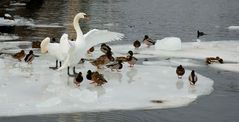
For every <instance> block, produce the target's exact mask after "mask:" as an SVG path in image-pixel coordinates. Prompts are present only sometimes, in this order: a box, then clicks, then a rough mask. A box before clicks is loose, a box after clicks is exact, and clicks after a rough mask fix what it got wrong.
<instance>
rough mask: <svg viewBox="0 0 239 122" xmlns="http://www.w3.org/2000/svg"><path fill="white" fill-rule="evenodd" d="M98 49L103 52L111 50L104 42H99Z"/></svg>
mask: <svg viewBox="0 0 239 122" xmlns="http://www.w3.org/2000/svg"><path fill="white" fill-rule="evenodd" d="M100 50H101V51H102V52H103V53H105V54H106V53H108V52H111V48H110V46H109V45H107V44H105V43H103V44H101V46H100Z"/></svg>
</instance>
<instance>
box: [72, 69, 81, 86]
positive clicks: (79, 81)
mask: <svg viewBox="0 0 239 122" xmlns="http://www.w3.org/2000/svg"><path fill="white" fill-rule="evenodd" d="M82 81H83V76H82V73H81V72H79V73H78V75H77V76H76V77H75V80H74V83H75V84H76V86H77V87H79V86H80V83H81V82H82Z"/></svg>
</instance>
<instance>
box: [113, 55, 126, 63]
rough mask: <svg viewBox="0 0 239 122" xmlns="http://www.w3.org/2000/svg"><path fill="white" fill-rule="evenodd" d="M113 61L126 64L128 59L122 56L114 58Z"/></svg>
mask: <svg viewBox="0 0 239 122" xmlns="http://www.w3.org/2000/svg"><path fill="white" fill-rule="evenodd" d="M115 60H116V61H122V62H127V61H128V58H127V57H124V56H121V57H116V58H115Z"/></svg>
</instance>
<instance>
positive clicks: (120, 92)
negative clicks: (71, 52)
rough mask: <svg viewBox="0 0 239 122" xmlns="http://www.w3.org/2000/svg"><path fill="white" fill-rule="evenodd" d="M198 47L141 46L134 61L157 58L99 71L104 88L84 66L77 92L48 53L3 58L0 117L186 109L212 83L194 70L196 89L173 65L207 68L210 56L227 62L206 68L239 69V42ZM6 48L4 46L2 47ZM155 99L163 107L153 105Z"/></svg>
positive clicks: (118, 50)
mask: <svg viewBox="0 0 239 122" xmlns="http://www.w3.org/2000/svg"><path fill="white" fill-rule="evenodd" d="M194 43H195V42H186V43H184V42H183V43H181V44H182V49H181V50H177V51H172V50H170V51H166V50H157V49H155V47H151V48H144V47H143V48H140V49H138V50H137V51H138V54H135V57H137V58H139V59H141V58H152V57H153V58H155V59H156V60H155V61H151V60H149V61H145V62H143V63H139V64H137V65H135V67H134V68H130V67H128V64H127V63H124V67H123V69H122V70H121V72H116V71H115V72H112V71H110V70H109V69H101V70H99V72H100V73H102V74H104V76H105V78H106V79H107V80H108V83H106V84H104V85H103V86H95V85H94V84H90V82H91V81H88V80H87V79H86V78H85V75H86V72H87V70H89V69H91V70H95V67H93V66H92V65H91V64H90V63H89V62H86V63H85V64H84V65H79V66H78V67H77V71H81V72H82V73H83V76H84V81H83V82H82V84H81V86H80V87H79V88H77V87H76V86H75V85H74V83H73V78H71V77H68V76H67V74H66V70H63V71H61V72H58V71H53V70H50V69H49V68H48V67H49V66H53V65H55V61H54V58H52V57H50V56H49V55H40V57H36V58H35V60H34V61H33V64H32V65H29V64H26V63H25V62H19V61H17V60H16V59H13V58H12V57H11V56H8V55H0V69H1V70H0V78H1V80H0V87H1V89H0V99H1V100H0V116H15V115H29V114H47V113H68V112H84V111H109V110H122V109H123V110H130V109H160V108H172V107H180V106H185V105H188V104H190V103H191V102H192V101H194V100H196V99H197V98H198V96H201V95H208V94H210V93H211V92H212V90H213V81H212V80H211V79H209V78H207V77H205V76H202V75H200V74H199V73H197V71H196V74H197V75H198V79H199V80H198V82H197V83H196V85H195V86H192V85H190V84H189V82H188V76H189V73H190V72H191V71H190V70H187V69H186V73H185V75H184V76H183V79H182V80H178V79H177V75H176V73H175V70H176V69H175V66H178V65H179V64H182V65H184V66H202V65H203V66H206V64H205V62H204V60H205V58H206V57H208V56H220V57H221V58H223V59H224V62H225V63H224V64H212V65H208V66H209V67H211V68H217V69H223V70H230V71H239V70H238V68H236V67H238V64H239V63H238V59H239V57H238V55H237V54H238V51H239V50H238V49H239V48H238V43H239V42H238V41H214V42H200V46H199V47H194V46H193V44H194ZM12 45H14V44H12ZM3 47H4V45H2V42H1V46H0V48H1V49H2V48H3ZM16 47H17V46H12V48H10V49H8V50H5V51H7V52H11V53H13V52H17V50H19V48H16ZM111 48H112V50H113V52H114V56H121V55H125V54H126V53H127V52H128V50H133V51H135V50H134V48H133V46H132V45H112V46H111ZM95 51H96V52H95V53H93V57H97V56H99V55H100V54H101V52H100V51H99V49H98V48H97V49H96V50H95ZM35 53H37V54H38V55H39V51H36V50H35ZM231 67H234V68H231ZM232 69H234V70H232ZM225 82H226V81H225ZM152 100H156V101H157V100H158V101H162V103H153V102H151V101H152Z"/></svg>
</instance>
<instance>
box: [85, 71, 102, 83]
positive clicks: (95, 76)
mask: <svg viewBox="0 0 239 122" xmlns="http://www.w3.org/2000/svg"><path fill="white" fill-rule="evenodd" d="M86 78H87V79H88V80H91V81H93V82H91V83H90V84H93V83H96V84H97V86H101V85H103V84H104V83H107V81H106V80H105V78H104V76H103V75H102V74H100V73H99V72H97V71H95V72H92V71H91V70H88V71H87V75H86Z"/></svg>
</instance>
